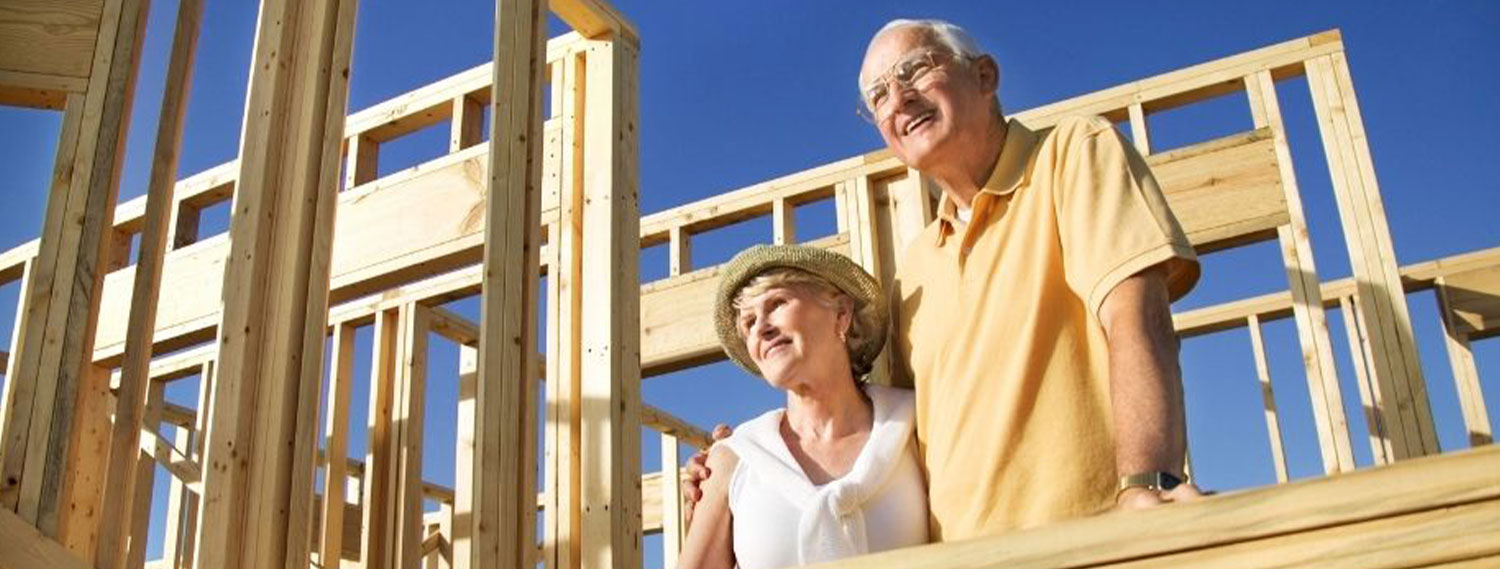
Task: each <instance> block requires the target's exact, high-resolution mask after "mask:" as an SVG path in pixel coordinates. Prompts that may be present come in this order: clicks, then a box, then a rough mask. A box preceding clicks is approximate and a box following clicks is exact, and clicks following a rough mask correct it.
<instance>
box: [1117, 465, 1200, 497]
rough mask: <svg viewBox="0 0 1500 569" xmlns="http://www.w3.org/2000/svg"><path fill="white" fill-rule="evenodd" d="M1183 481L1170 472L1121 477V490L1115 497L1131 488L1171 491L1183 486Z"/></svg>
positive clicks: (1158, 471) (1143, 473)
mask: <svg viewBox="0 0 1500 569" xmlns="http://www.w3.org/2000/svg"><path fill="white" fill-rule="evenodd" d="M1183 482H1184V480H1183V479H1181V478H1178V477H1177V475H1175V474H1172V473H1170V472H1162V471H1160V470H1157V471H1153V472H1139V473H1136V474H1127V475H1125V476H1121V477H1120V486H1119V489H1117V490H1115V496H1119V495H1120V493H1121V492H1124V491H1126V490H1129V489H1131V488H1145V489H1147V490H1158V491H1159V490H1171V489H1173V488H1176V487H1177V485H1179V484H1182V483H1183Z"/></svg>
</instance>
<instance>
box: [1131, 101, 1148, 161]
mask: <svg viewBox="0 0 1500 569" xmlns="http://www.w3.org/2000/svg"><path fill="white" fill-rule="evenodd" d="M1129 114H1130V142H1131V143H1132V144H1134V145H1135V149H1136V151H1138V152H1140V153H1141V156H1150V155H1151V132H1150V129H1149V128H1147V124H1146V110H1145V108H1143V107H1142V106H1141V104H1140V103H1131V104H1130V107H1129Z"/></svg>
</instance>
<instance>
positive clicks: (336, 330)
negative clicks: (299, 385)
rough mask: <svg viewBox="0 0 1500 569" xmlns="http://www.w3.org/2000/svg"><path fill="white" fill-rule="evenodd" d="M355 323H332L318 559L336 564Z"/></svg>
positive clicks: (340, 551)
mask: <svg viewBox="0 0 1500 569" xmlns="http://www.w3.org/2000/svg"><path fill="white" fill-rule="evenodd" d="M354 330H355V328H354V326H353V325H350V324H347V323H340V324H336V325H334V326H333V360H332V362H331V363H330V366H329V370H328V412H327V415H326V420H325V421H324V430H323V433H324V434H323V436H324V439H323V440H324V448H325V449H326V450H325V453H326V454H327V458H325V459H324V461H323V468H324V470H323V502H322V505H323V512H322V523H323V527H322V528H320V533H319V536H320V537H319V538H318V552H319V553H318V555H319V557H318V559H319V561H320V562H321V563H322V564H323V566H324V567H333V568H337V567H338V566H339V563H340V561H341V559H342V558H343V551H344V504H345V502H347V499H346V497H345V496H346V495H345V492H346V491H347V485H346V484H344V480H345V479H347V478H348V476H349V474H348V469H347V465H348V461H347V460H344V459H345V458H347V457H348V456H349V397H350V395H349V391H350V389H351V386H352V384H353V383H354Z"/></svg>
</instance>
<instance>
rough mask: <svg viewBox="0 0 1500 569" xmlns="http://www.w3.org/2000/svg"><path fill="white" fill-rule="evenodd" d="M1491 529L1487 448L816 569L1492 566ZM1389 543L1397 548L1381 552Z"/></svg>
mask: <svg viewBox="0 0 1500 569" xmlns="http://www.w3.org/2000/svg"><path fill="white" fill-rule="evenodd" d="M1496 523H1500V447H1493V446H1491V447H1485V448H1480V449H1474V450H1466V451H1459V452H1454V453H1450V454H1445V455H1440V456H1432V457H1425V458H1420V459H1413V460H1410V461H1406V462H1400V463H1396V464H1394V465H1391V466H1384V467H1379V468H1374V469H1369V470H1361V471H1357V472H1353V473H1348V474H1344V475H1340V476H1333V477H1327V478H1318V479H1312V480H1305V481H1300V482H1293V483H1290V484H1284V485H1279V486H1274V487H1270V488H1264V489H1258V490H1251V491H1246V492H1235V493H1230V494H1224V495H1220V496H1213V497H1208V498H1205V499H1203V500H1199V501H1196V502H1190V503H1179V504H1173V505H1169V506H1165V507H1160V508H1155V509H1152V510H1146V511H1138V512H1114V513H1109V514H1104V515H1100V516H1095V517H1092V518H1084V519H1079V520H1074V521H1069V522H1063V523H1059V524H1054V525H1050V526H1046V527H1042V528H1036V529H1031V530H1024V531H1019V532H1015V533H1011V534H1006V535H1001V536H996V537H988V538H980V539H975V540H969V541H961V542H955V543H943V544H935V545H927V546H920V547H913V548H908V549H900V550H894V551H889V552H885V553H879V554H875V555H869V556H863V557H858V558H854V559H849V560H845V561H841V562H837V563H829V564H824V565H819V566H818V567H825V568H833V567H848V568H858V569H885V568H897V567H900V568H902V569H913V568H915V569H923V568H936V567H965V568H971V569H980V568H989V567H994V568H1001V567H1003V568H1006V569H1028V568H1042V567H1046V568H1049V569H1062V568H1082V567H1116V566H1119V567H1126V566H1128V567H1232V566H1247V565H1257V564H1262V563H1264V560H1265V559H1276V560H1278V561H1283V560H1287V559H1289V558H1291V559H1294V561H1289V562H1288V565H1290V566H1299V567H1366V566H1371V565H1368V564H1369V563H1373V562H1375V561H1376V559H1371V558H1370V556H1369V551H1379V552H1382V553H1383V554H1384V555H1385V558H1382V559H1379V561H1380V562H1381V565H1380V566H1382V567H1419V566H1428V565H1431V564H1434V563H1440V562H1448V561H1453V560H1458V559H1464V558H1467V557H1482V556H1486V555H1489V556H1493V555H1496V554H1500V533H1497V532H1494V531H1493V528H1494V527H1495V524H1496ZM1141 528H1172V529H1171V531H1162V532H1150V533H1151V534H1150V535H1143V534H1142V532H1141ZM1389 539H1395V540H1400V541H1397V542H1396V543H1399V544H1400V546H1399V547H1388V546H1385V545H1387V544H1383V542H1384V541H1385V540H1389ZM1465 544H1468V545H1465ZM1367 550H1368V551H1367ZM1264 552H1275V553H1264ZM1256 555H1260V557H1256ZM1351 558H1357V559H1361V560H1363V561H1362V562H1355V561H1350V559H1351ZM1252 559H1253V560H1254V561H1252Z"/></svg>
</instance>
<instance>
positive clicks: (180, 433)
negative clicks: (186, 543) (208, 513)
mask: <svg viewBox="0 0 1500 569" xmlns="http://www.w3.org/2000/svg"><path fill="white" fill-rule="evenodd" d="M175 430H176V433H174V435H173V437H172V444H173V446H176V447H177V448H178V449H179V450H182V451H183V454H187V455H188V456H192V450H191V449H192V445H193V440H192V437H191V436H190V434H191V433H192V431H191V429H189V428H188V427H184V426H180V425H179V426H178V427H177V428H176V429H175ZM191 498H192V495H191V494H190V493H189V492H188V489H187V485H186V484H183V483H182V479H180V478H178V477H176V476H172V477H171V481H170V482H168V485H167V520H166V525H165V526H164V527H163V528H162V529H163V531H162V533H163V536H162V544H161V558H162V566H163V568H164V569H180V568H181V567H183V565H182V564H181V552H182V545H183V537H184V535H183V533H184V532H183V529H184V528H187V531H188V532H191V531H192V527H193V526H192V525H191V524H189V523H187V520H189V519H191V518H190V517H189V512H190V511H194V506H195V504H194V503H193V502H192V501H191Z"/></svg>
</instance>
